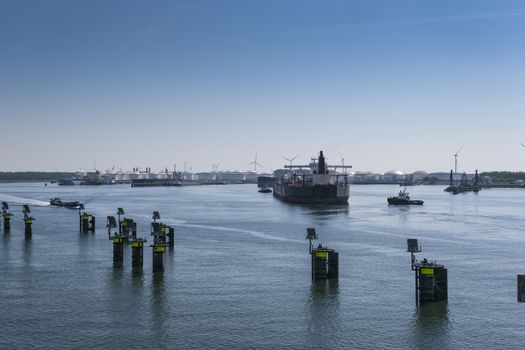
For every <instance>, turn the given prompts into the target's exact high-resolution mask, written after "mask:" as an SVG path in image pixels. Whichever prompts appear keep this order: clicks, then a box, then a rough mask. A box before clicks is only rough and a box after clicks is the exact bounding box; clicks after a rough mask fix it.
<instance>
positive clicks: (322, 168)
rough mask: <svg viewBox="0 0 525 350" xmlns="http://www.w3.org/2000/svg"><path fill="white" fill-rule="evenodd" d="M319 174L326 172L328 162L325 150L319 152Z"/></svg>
mask: <svg viewBox="0 0 525 350" xmlns="http://www.w3.org/2000/svg"><path fill="white" fill-rule="evenodd" d="M317 173H318V174H326V164H325V162H324V156H323V151H321V152H319V167H318V172H317Z"/></svg>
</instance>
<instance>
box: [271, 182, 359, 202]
mask: <svg viewBox="0 0 525 350" xmlns="http://www.w3.org/2000/svg"><path fill="white" fill-rule="evenodd" d="M273 196H274V197H275V198H277V199H279V200H281V201H283V202H287V203H298V204H348V197H349V191H348V187H342V186H339V187H337V186H335V185H315V186H303V187H293V186H286V185H282V184H280V183H277V184H275V185H274V186H273Z"/></svg>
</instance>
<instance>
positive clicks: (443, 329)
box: [409, 300, 449, 349]
mask: <svg viewBox="0 0 525 350" xmlns="http://www.w3.org/2000/svg"><path fill="white" fill-rule="evenodd" d="M448 328H449V319H448V304H447V302H446V300H445V301H439V302H432V303H427V304H423V305H421V306H419V307H417V308H416V310H415V311H414V316H413V327H412V334H411V336H410V341H409V344H411V345H412V346H413V348H414V349H424V348H445V349H446V348H449V346H448V345H447V344H448Z"/></svg>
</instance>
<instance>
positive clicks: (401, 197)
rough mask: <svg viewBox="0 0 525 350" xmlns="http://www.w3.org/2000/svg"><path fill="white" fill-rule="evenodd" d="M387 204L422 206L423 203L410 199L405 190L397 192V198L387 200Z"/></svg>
mask: <svg viewBox="0 0 525 350" xmlns="http://www.w3.org/2000/svg"><path fill="white" fill-rule="evenodd" d="M387 202H388V204H390V205H423V203H424V201H422V200H419V199H410V196H409V195H408V192H407V191H406V188H404V189H403V190H401V191H399V194H398V195H397V196H395V197H389V198H387Z"/></svg>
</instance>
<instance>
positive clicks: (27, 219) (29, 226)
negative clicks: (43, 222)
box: [22, 204, 34, 237]
mask: <svg viewBox="0 0 525 350" xmlns="http://www.w3.org/2000/svg"><path fill="white" fill-rule="evenodd" d="M22 207H23V210H22V212H23V213H24V228H25V235H26V237H27V236H31V235H32V233H33V220H34V218H33V217H32V216H31V215H30V214H31V210H30V209H29V206H28V205H26V204H24V205H23V206H22Z"/></svg>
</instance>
